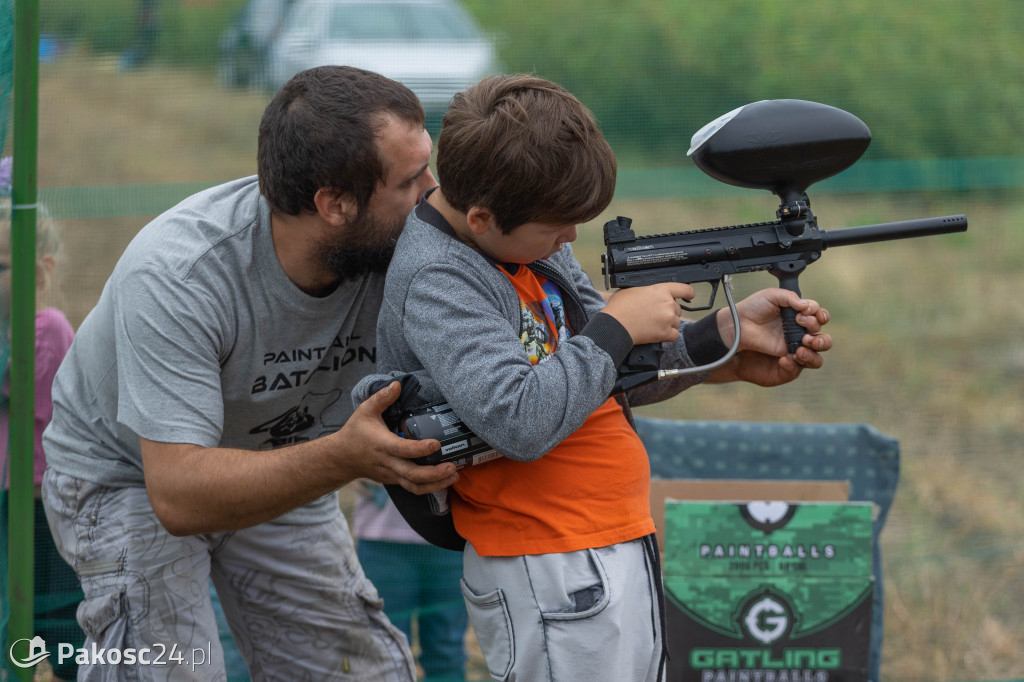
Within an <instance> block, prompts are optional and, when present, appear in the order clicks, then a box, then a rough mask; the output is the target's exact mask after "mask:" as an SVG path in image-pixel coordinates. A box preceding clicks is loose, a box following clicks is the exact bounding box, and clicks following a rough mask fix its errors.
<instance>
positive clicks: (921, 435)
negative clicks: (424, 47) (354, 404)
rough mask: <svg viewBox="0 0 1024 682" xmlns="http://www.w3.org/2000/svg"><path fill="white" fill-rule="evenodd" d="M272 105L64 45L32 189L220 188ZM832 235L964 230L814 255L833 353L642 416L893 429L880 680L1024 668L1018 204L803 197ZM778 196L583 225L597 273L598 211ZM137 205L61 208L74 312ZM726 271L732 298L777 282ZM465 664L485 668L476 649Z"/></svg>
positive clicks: (205, 79) (724, 217)
mask: <svg viewBox="0 0 1024 682" xmlns="http://www.w3.org/2000/svg"><path fill="white" fill-rule="evenodd" d="M264 104H265V99H264V98H262V97H261V96H258V95H251V94H247V93H239V92H226V91H223V90H221V89H219V88H218V87H217V85H216V83H215V82H214V79H213V78H212V76H210V75H207V74H202V73H183V72H170V71H160V70H158V69H153V70H140V71H136V72H131V73H119V72H118V71H117V70H116V68H115V66H114V63H113V61H98V60H95V59H89V58H87V57H85V56H83V55H70V56H66V57H65V58H63V59H61V60H59V61H57V62H55V63H53V64H48V65H46V66H45V68H44V70H43V72H42V81H41V94H40V112H41V115H40V140H41V148H40V154H39V180H40V186H41V187H44V188H46V187H63V186H93V185H136V184H139V183H160V182H207V181H208V182H213V181H218V180H224V179H228V178H231V177H235V176H239V175H244V174H248V173H252V172H254V169H255V161H254V157H255V133H256V126H257V122H258V119H259V115H260V113H261V111H262V107H263V105H264ZM812 198H813V199H814V209H815V213H816V214H817V215H818V217H819V221H820V224H821V226H822V227H824V228H826V229H832V228H838V227H845V226H851V225H860V224H868V223H876V222H882V221H889V220H902V219H908V218H917V217H926V216H937V215H945V214H950V213H966V214H967V216H968V219H969V221H970V229H969V231H968V232H967V233H966V234H961V235H951V236H944V237H935V238H927V239H917V240H908V241H903V242H890V243H884V244H875V245H870V246H863V247H850V248H845V249H834V250H830V251H827V252H826V253H825V255H824V257H823V258H822V261H821V262H820V263H817V264H815V265H814V267H812V268H811V269H810V270H809V271H808V272H807V273H806V274H805V275H804V276H803V277H802V287H803V293H804V295H805V296H808V297H813V298H816V299H818V300H819V301H821V302H822V303H823V304H824V305H825V306H826V307H828V308H829V310H830V312H831V313H832V318H833V320H832V322H831V323H830V325H829V329H828V330H829V331H830V332H831V333H832V334H833V336H834V338H835V341H836V343H835V348H834V349H833V350H832V351H831V352H829V353H828V356H827V361H826V365H825V367H824V368H823V369H821V370H819V371H816V372H807V373H805V375H804V376H803V377H801V379H800V380H799V381H797V382H795V383H794V384H792V385H789V386H785V387H782V388H777V389H770V390H769V389H759V388H756V387H752V386H737V385H728V386H708V387H700V388H698V389H696V390H693V391H689V392H687V393H686V394H684V395H682V396H680V397H677V398H675V399H673V400H672V401H669V402H667V403H664V404H661V405H658V406H656V407H650V408H645V409H642V410H640V413H641V414H644V415H647V416H656V417H665V418H675V419H716V420H718V419H721V420H746V421H800V422H865V423H869V424H872V425H873V426H875V427H876V428H878V429H879V430H881V431H882V432H884V433H886V434H888V435H890V436H893V437H895V438H898V439H899V441H900V444H901V449H902V477H901V482H900V489H899V492H898V494H897V498H896V502H895V505H894V507H893V510H892V512H891V515H890V518H889V522H888V525H887V527H886V530H885V532H884V534H883V555H884V560H885V582H886V613H885V617H886V639H885V650H884V665H883V679H885V680H906V681H919V680H920V681H924V680H936V681H938V680H995V679H1009V678H1021V677H1024V649H1022V647H1021V643H1022V641H1024V640H1022V633H1024V611H1022V609H1021V608H1020V604H1021V603H1022V602H1024V502H1022V500H1024V466H1022V465H1024V459H1022V451H1024V448H1022V443H1024V419H1022V417H1024V268H1022V267H1021V257H1022V256H1024V235H1022V230H1021V227H1020V226H1021V224H1022V223H1024V199H1022V198H1021V197H1020V196H1010V195H995V194H993V195H978V194H972V195H967V194H958V195H952V196H944V195H927V196H913V197H903V196H896V195H886V196H857V197H840V196H815V195H814V194H813V188H812ZM775 205H776V202H775V201H774V199H773V198H772V197H771V196H770V195H768V194H767V193H764V194H761V193H755V192H751V194H750V197H749V198H744V199H741V200H739V201H737V200H729V201H720V202H712V201H707V202H699V201H686V202H681V201H656V202H655V201H650V202H630V201H616V202H614V203H613V205H612V206H611V208H610V209H609V211H608V212H607V215H605V216H601V217H600V218H599V219H597V220H595V221H593V223H592V224H590V225H587V226H584V227H583V228H582V229H581V236H580V239H579V241H578V243H577V254H578V257H579V258H580V260H581V262H582V263H584V265H585V267H586V268H587V269H588V271H589V272H591V274H592V275H593V276H599V254H600V251H601V244H600V240H601V234H600V225H601V224H602V223H603V222H604V220H606V219H608V218H609V217H611V216H614V215H627V216H630V217H632V218H633V219H634V228H635V229H637V230H638V231H639V232H641V233H654V232H665V231H675V230H681V229H693V228H698V227H710V226H715V225H727V224H734V223H742V222H749V221H757V220H767V219H769V218H770V217H771V216H773V214H774V209H775ZM146 219H147V217H138V216H133V217H123V218H114V219H109V220H75V219H69V220H66V221H65V225H64V226H65V241H66V246H67V252H68V255H69V258H68V260H67V262H66V264H65V266H64V269H63V287H62V294H61V297H60V303H61V305H62V306H64V307H65V309H66V310H67V311H68V313H69V316H70V317H71V318H72V321H73V322H74V323H75V324H78V323H79V322H80V321H81V319H82V318H83V317H84V315H85V313H86V312H87V311H88V309H89V308H90V307H91V306H92V304H93V303H94V302H95V300H96V298H97V297H98V295H99V291H100V288H101V287H102V284H103V282H104V280H105V279H106V276H107V275H108V274H109V272H110V269H111V267H112V266H113V264H114V262H115V261H116V259H117V257H118V255H119V254H120V253H121V250H122V249H123V248H124V246H125V244H126V243H127V242H128V240H129V239H130V238H131V236H132V235H133V234H134V233H135V231H136V230H137V229H138V228H139V227H141V226H142V224H143V223H144V222H145V221H146ZM773 283H774V280H773V279H772V278H770V277H769V276H767V275H765V276H763V277H761V276H755V275H751V276H746V277H743V278H740V279H739V280H737V282H736V284H737V290H738V293H739V294H740V295H743V294H745V293H749V292H751V291H753V290H755V289H757V288H760V287H764V286H771V285H773ZM474 665H475V671H476V672H477V673H479V674H482V669H481V668H480V667H479V661H478V660H477V661H476V662H475V664H474Z"/></svg>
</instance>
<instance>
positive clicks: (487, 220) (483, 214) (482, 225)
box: [466, 206, 498, 234]
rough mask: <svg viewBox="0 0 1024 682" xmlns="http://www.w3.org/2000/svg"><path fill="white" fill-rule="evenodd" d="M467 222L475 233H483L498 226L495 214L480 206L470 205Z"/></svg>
mask: <svg viewBox="0 0 1024 682" xmlns="http://www.w3.org/2000/svg"><path fill="white" fill-rule="evenodd" d="M466 222H467V223H468V224H469V229H470V230H472V231H473V234H483V233H484V232H487V230H489V229H490V228H492V227H493V228H497V227H498V221H497V220H495V219H494V214H493V213H491V212H490V210H488V209H486V208H480V207H479V206H470V208H469V211H467V212H466Z"/></svg>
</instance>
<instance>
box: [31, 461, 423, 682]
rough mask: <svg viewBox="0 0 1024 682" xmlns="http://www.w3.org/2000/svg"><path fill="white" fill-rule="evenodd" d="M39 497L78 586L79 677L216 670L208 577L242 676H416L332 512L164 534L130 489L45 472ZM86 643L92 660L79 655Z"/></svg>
mask: <svg viewBox="0 0 1024 682" xmlns="http://www.w3.org/2000/svg"><path fill="white" fill-rule="evenodd" d="M43 502H44V505H45V507H46V512H47V519H48V521H49V524H50V529H51V531H52V532H53V535H54V540H55V541H56V544H57V548H58V549H59V550H60V553H61V555H62V556H63V557H64V560H65V561H67V562H68V563H69V564H71V566H72V567H73V568H74V569H75V571H76V572H77V573H78V576H79V579H80V580H81V582H82V590H83V592H84V593H85V599H84V600H83V601H82V603H81V605H80V606H79V608H78V622H79V624H81V626H82V629H83V630H84V631H85V634H86V641H85V650H86V656H87V657H89V661H90V662H89V663H86V664H85V665H82V666H81V667H80V669H79V678H78V679H79V680H225V679H226V673H225V668H224V655H223V652H222V649H221V646H220V640H219V636H218V633H217V623H216V620H215V617H214V612H213V608H212V606H211V603H210V589H209V580H210V578H211V577H212V579H213V583H214V585H215V587H216V588H217V594H218V596H219V598H220V600H221V603H222V605H223V608H224V613H225V615H226V616H227V619H228V622H229V623H230V625H231V631H232V634H233V635H234V638H235V642H236V644H237V645H238V648H239V649H240V651H241V652H242V655H243V656H244V657H245V660H246V664H247V665H248V667H249V672H250V675H251V676H252V679H253V680H254V681H259V680H288V681H292V680H296V681H303V680H309V681H317V682H319V681H320V680H387V681H390V680H400V681H402V682H411V681H412V680H415V679H416V669H415V664H414V663H413V659H412V653H411V651H410V649H409V645H408V642H407V641H406V638H405V635H404V634H402V632H401V631H400V630H398V628H396V627H394V626H393V625H392V624H391V623H390V621H388V619H387V616H385V615H384V612H383V610H382V608H381V607H382V603H381V601H380V599H379V598H378V596H377V590H376V589H375V588H374V587H373V585H372V584H371V583H370V581H369V580H367V579H366V576H365V575H364V574H363V570H362V568H361V567H360V565H359V562H358V560H357V559H356V555H355V551H354V548H353V544H352V538H351V536H350V535H349V530H348V525H347V524H346V522H345V519H344V517H342V516H341V515H340V514H339V515H338V516H337V517H335V518H334V520H332V521H328V522H325V523H322V524H318V525H287V524H276V523H273V522H271V523H264V524H261V525H259V526H254V527H253V528H247V529H245V530H240V531H234V532H226V533H210V534H205V535H193V536H188V537H174V536H172V535H170V534H169V533H167V531H166V530H164V528H163V526H162V525H160V522H159V521H158V520H157V518H156V515H155V514H154V513H153V508H152V506H151V505H150V503H149V497H148V496H147V494H146V491H145V489H144V488H110V487H106V486H102V485H98V484H95V483H90V482H88V481H84V480H81V479H78V478H75V477H73V476H68V475H66V474H60V473H57V472H55V471H53V470H52V469H49V470H47V472H46V475H45V476H44V479H43ZM113 650H117V653H116V654H111V653H110V652H111V651H113ZM94 652H102V653H101V656H102V662H99V661H96V663H95V664H93V661H95V660H96V658H95V653H94ZM115 658H116V659H118V661H117V662H116V663H113V662H112V661H113V660H114V659H115ZM129 658H131V659H133V661H132V662H131V663H127V662H126V661H128V659H129Z"/></svg>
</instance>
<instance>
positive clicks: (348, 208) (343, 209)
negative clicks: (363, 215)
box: [313, 187, 359, 227]
mask: <svg viewBox="0 0 1024 682" xmlns="http://www.w3.org/2000/svg"><path fill="white" fill-rule="evenodd" d="M313 203H314V204H316V210H317V213H319V214H320V217H321V218H323V219H324V220H326V221H327V222H328V223H329V224H331V225H333V226H335V227H344V226H345V225H347V224H348V223H350V222H352V221H353V220H354V219H355V217H356V215H357V214H358V213H359V208H358V206H357V205H356V201H355V199H353V198H352V196H351V195H349V194H342V193H339V192H336V191H334V190H332V189H330V188H328V187H321V188H320V189H318V190H317V191H316V194H315V195H314V196H313Z"/></svg>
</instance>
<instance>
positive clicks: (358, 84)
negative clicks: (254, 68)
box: [256, 66, 424, 215]
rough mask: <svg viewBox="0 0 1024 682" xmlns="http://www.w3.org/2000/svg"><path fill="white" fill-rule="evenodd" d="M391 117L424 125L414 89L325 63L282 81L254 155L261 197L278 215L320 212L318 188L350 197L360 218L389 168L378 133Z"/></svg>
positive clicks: (370, 72) (350, 68)
mask: <svg viewBox="0 0 1024 682" xmlns="http://www.w3.org/2000/svg"><path fill="white" fill-rule="evenodd" d="M389 117H394V118H396V119H398V120H400V121H405V122H408V123H409V124H410V125H419V126H422V125H424V115H423V107H422V105H420V102H419V100H418V99H417V98H416V95H415V94H413V92H412V91H411V90H409V88H407V87H406V86H404V85H402V84H401V83H399V82H397V81H393V80H391V79H390V78H385V77H384V76H381V75H380V74H377V73H373V72H372V71H364V70H363V69H356V68H353V67H350V66H320V67H316V68H313V69H308V70H306V71H301V72H299V73H297V74H296V75H295V76H293V77H292V79H291V80H289V81H288V82H287V83H285V84H284V85H283V86H282V87H281V89H280V90H278V92H277V94H276V95H274V98H273V99H272V100H271V101H270V104H268V105H267V108H266V110H265V111H264V112H263V119H262V120H261V121H260V131H259V142H258V148H257V154H256V160H257V172H258V174H259V183H260V192H261V193H262V194H263V196H264V197H266V199H267V202H269V204H270V207H271V209H272V210H273V211H275V212H277V213H283V214H286V215H299V214H300V213H315V212H316V205H315V204H314V202H313V198H314V196H315V195H316V193H317V191H318V190H320V189H321V188H329V189H331V190H334V191H335V192H337V193H338V194H339V195H342V194H348V195H350V196H352V197H353V198H354V199H355V201H356V206H357V207H358V214H359V215H362V214H363V212H364V211H365V210H366V208H367V206H368V205H369V202H370V197H371V196H372V195H373V191H374V189H375V188H376V186H377V183H378V182H381V181H383V180H384V179H385V177H386V176H387V172H388V169H387V168H386V167H385V165H384V161H383V160H382V159H381V157H380V153H379V151H378V149H377V142H376V135H377V133H378V132H379V131H380V129H381V128H383V127H384V126H385V125H386V124H387V122H388V120H389Z"/></svg>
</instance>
